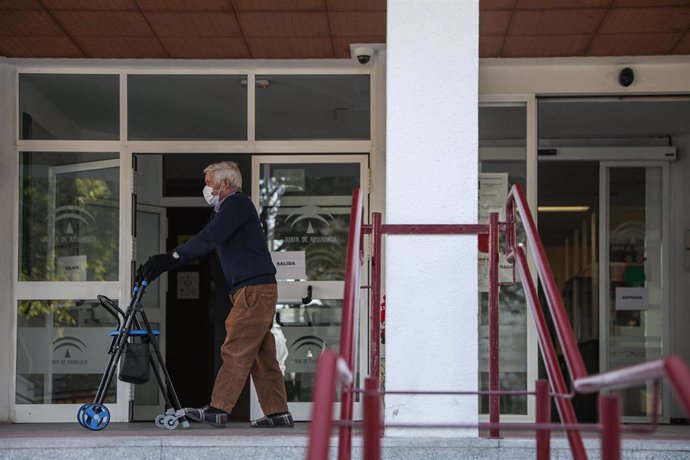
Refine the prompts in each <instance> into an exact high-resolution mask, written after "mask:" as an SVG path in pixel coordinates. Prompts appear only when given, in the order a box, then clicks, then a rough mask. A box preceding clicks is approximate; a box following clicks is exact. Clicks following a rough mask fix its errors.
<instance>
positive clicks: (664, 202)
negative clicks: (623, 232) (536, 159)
mask: <svg viewBox="0 0 690 460" xmlns="http://www.w3.org/2000/svg"><path fill="white" fill-rule="evenodd" d="M668 163H669V162H668V161H659V160H656V161H655V160H649V161H644V160H632V161H600V162H599V267H600V269H599V368H600V372H606V371H608V370H609V360H608V351H609V350H608V341H607V340H606V339H607V337H608V334H609V330H608V324H609V291H608V287H609V269H608V268H609V265H608V263H609V235H608V228H609V205H608V197H609V180H608V178H609V174H608V172H609V169H610V168H621V167H630V168H634V167H644V168H647V167H654V168H661V224H662V229H661V242H662V244H661V267H660V268H661V299H660V300H661V334H662V337H661V356H663V355H665V354H667V353H668V351H669V349H670V348H669V347H670V337H669V334H670V326H669V318H670V313H671V308H670V306H669V302H670V299H671V296H670V286H669V277H670V274H671V262H670V256H671V254H670V249H669V246H670V241H671V229H670V227H671V225H670V221H669V217H670V216H669V211H670V172H669V169H670V168H669V164H668ZM669 390H670V388H669V386H668V382H666V381H663V382H662V386H661V416H660V417H659V422H660V423H669V421H670V409H671V398H670V394H669ZM648 391H649V390H648ZM623 421H624V422H627V423H648V422H649V417H640V416H624V417H623Z"/></svg>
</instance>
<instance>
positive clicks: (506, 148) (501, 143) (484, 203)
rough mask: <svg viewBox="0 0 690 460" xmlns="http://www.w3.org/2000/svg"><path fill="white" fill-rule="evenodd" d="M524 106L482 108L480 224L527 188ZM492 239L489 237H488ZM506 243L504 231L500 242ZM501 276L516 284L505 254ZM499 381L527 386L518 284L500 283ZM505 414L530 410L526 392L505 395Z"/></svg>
mask: <svg viewBox="0 0 690 460" xmlns="http://www.w3.org/2000/svg"><path fill="white" fill-rule="evenodd" d="M526 128H527V116H526V110H525V106H524V105H522V104H521V105H516V106H486V107H484V106H482V107H480V108H479V146H480V153H479V223H483V224H486V223H488V216H489V213H490V212H498V213H499V220H501V221H503V220H504V219H505V217H504V214H505V203H506V198H507V194H508V190H509V188H510V187H511V186H512V185H513V184H516V183H519V184H521V185H522V186H523V187H524V188H525V189H526V182H527V181H526V177H527V176H526V174H527V167H526V147H525V133H526ZM517 229H518V234H517V238H518V242H524V240H525V238H524V232H523V231H522V226H521V225H520V224H518V225H517ZM486 241H488V240H486ZM499 244H500V245H501V247H503V236H501V240H500V241H499ZM486 251H488V247H485V245H484V244H483V243H482V240H481V239H480V252H479V385H480V389H482V390H488V389H489V293H488V291H489V284H488V268H489V264H488V252H486ZM499 264H500V266H501V267H503V268H502V269H501V270H500V271H499V273H500V279H499V281H500V282H502V283H512V282H513V281H514V278H513V271H512V269H511V266H510V264H509V263H508V262H507V260H505V259H501V260H499ZM499 347H500V350H499V368H500V375H499V382H500V388H499V389H500V390H526V389H527V316H526V303H525V296H524V292H523V290H522V286H521V285H520V284H510V285H509V284H506V285H504V286H501V287H500V295H499ZM479 411H480V413H488V412H489V398H488V397H487V396H482V397H481V398H480V403H479ZM500 411H501V413H502V414H527V398H526V397H525V396H501V398H500Z"/></svg>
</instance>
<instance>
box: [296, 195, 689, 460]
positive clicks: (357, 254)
mask: <svg viewBox="0 0 690 460" xmlns="http://www.w3.org/2000/svg"><path fill="white" fill-rule="evenodd" d="M362 210H363V205H362V198H361V195H360V192H359V190H358V189H357V190H355V192H354V194H353V197H352V209H351V218H350V234H349V236H348V250H347V261H346V264H347V265H346V279H345V292H344V301H343V319H342V326H341V338H340V354H336V353H334V352H332V351H330V350H326V351H324V353H322V355H321V358H320V360H319V366H318V369H317V381H316V384H315V389H314V398H313V400H314V405H313V412H312V423H311V428H310V444H309V450H308V457H307V458H308V459H309V460H322V459H325V458H328V440H329V435H330V432H331V428H332V409H333V402H334V398H335V385H336V380H337V381H339V382H340V383H341V384H342V393H341V401H342V405H341V415H340V424H339V426H340V428H339V430H340V431H339V434H340V436H339V449H338V458H339V460H346V459H349V458H350V454H351V443H352V426H353V423H352V402H353V394H354V393H361V391H360V390H356V389H355V388H354V387H353V383H354V378H353V375H355V373H354V366H355V359H356V356H357V353H356V349H357V344H356V338H357V336H358V335H357V332H358V330H357V326H358V312H359V289H360V272H361V264H362V260H361V257H362V237H363V235H364V234H369V233H371V234H372V236H373V238H372V240H373V241H372V245H373V249H372V283H371V286H370V287H371V289H372V293H371V300H372V305H371V308H372V310H371V314H372V328H373V329H372V331H371V339H372V341H374V340H375V341H376V342H375V343H372V344H371V360H370V362H369V372H370V378H369V379H367V381H366V390H365V392H364V393H363V401H364V406H365V428H366V430H365V431H367V433H365V443H364V447H365V457H366V458H367V459H376V458H378V456H379V454H380V451H379V450H378V449H379V448H380V446H379V442H378V439H379V436H380V433H381V430H382V428H383V424H382V420H381V419H380V411H379V409H380V407H379V406H378V404H379V403H380V400H379V398H380V396H381V395H383V394H384V392H382V391H380V390H379V389H378V382H379V378H378V371H379V365H380V363H379V362H378V360H379V353H380V352H379V348H378V341H379V332H380V331H379V323H378V321H375V320H374V318H376V319H378V318H379V314H380V304H379V303H380V296H381V291H380V289H381V284H380V276H381V266H382V263H381V259H380V258H381V251H380V248H381V239H382V235H383V234H488V235H489V239H490V241H489V249H490V250H489V252H490V255H489V258H490V264H489V265H490V298H491V301H490V303H491V304H492V306H493V307H494V309H495V310H496V311H495V312H492V313H496V312H497V310H498V308H497V303H498V300H497V286H498V285H499V280H498V276H497V273H496V272H497V270H496V268H497V267H496V266H497V258H498V257H497V256H498V251H499V248H498V244H497V242H498V241H497V240H498V230H500V231H505V232H506V235H505V237H506V238H505V241H506V245H505V247H506V252H507V254H508V257H509V260H510V261H511V262H513V263H514V264H515V266H516V268H517V270H518V272H519V274H520V279H521V281H522V284H523V287H524V292H525V298H526V300H527V304H528V307H529V308H530V311H531V313H532V317H533V318H534V321H535V323H536V329H537V335H538V340H539V346H540V349H541V352H542V356H543V357H544V362H545V364H546V369H547V373H548V375H549V379H550V385H551V389H552V391H553V396H554V397H555V398H556V406H557V408H558V411H559V413H560V415H561V424H560V425H554V424H550V423H548V419H549V410H548V391H547V390H546V389H545V386H544V384H543V383H538V384H537V393H538V398H537V414H538V416H537V423H536V424H519V425H516V424H501V423H496V420H498V416H497V415H498V414H497V412H498V411H497V410H492V411H491V412H492V414H491V415H492V417H491V422H490V423H489V424H480V426H483V427H485V428H488V429H489V430H490V432H491V434H492V435H496V434H497V433H498V430H499V428H503V429H520V430H522V429H537V430H538V434H537V439H538V442H537V456H538V458H540V459H541V458H548V455H549V446H548V430H551V429H554V428H555V427H556V426H560V427H561V428H562V429H564V430H566V432H567V436H568V440H569V442H570V447H571V451H572V453H573V457H574V458H575V459H576V460H581V459H586V458H587V455H586V452H585V450H584V445H583V444H582V438H581V434H580V431H592V430H594V431H600V432H601V434H602V458H604V459H613V458H618V457H619V455H620V431H621V430H620V427H619V425H617V424H619V423H620V421H619V420H620V419H619V417H620V410H619V407H620V406H619V397H617V396H616V397H608V396H605V395H600V404H601V413H600V417H601V419H600V423H599V424H598V425H581V424H578V423H577V419H576V417H575V412H574V410H573V407H572V402H571V400H570V398H569V393H570V392H569V391H568V388H567V385H566V382H565V378H564V376H563V373H562V371H561V369H560V366H559V363H558V358H557V354H556V349H555V347H554V343H553V341H552V338H551V335H550V333H549V329H548V326H547V323H546V319H545V316H544V312H543V311H542V308H541V304H540V302H539V298H538V296H537V289H536V285H535V282H534V280H533V279H532V276H531V273H530V270H529V267H528V263H527V257H526V255H525V249H524V247H523V246H522V245H517V244H516V225H517V221H516V214H517V213H519V214H520V216H521V218H522V224H523V226H524V229H525V232H526V237H527V242H528V244H529V246H528V248H529V249H530V250H531V252H532V255H533V258H534V261H535V265H536V268H537V273H538V276H539V280H540V281H541V282H542V284H543V285H544V290H545V294H546V299H547V304H548V307H549V310H550V312H551V316H552V317H553V320H554V327H555V330H556V338H557V340H558V342H559V344H560V346H561V348H562V349H563V353H564V355H565V358H566V365H567V366H568V370H569V371H570V375H571V378H572V382H573V389H574V391H576V392H579V393H588V392H596V391H600V390H602V389H606V388H623V387H629V386H632V385H639V384H641V383H643V382H647V381H650V380H653V381H654V382H656V383H657V384H658V381H659V379H661V378H662V377H666V378H668V379H669V381H670V382H671V385H672V387H673V388H674V390H675V391H676V393H678V395H679V397H680V400H681V402H682V403H683V404H684V406H685V409H686V410H687V412H688V414H690V386H689V385H688V382H690V368H689V367H688V366H687V365H686V364H685V362H684V361H683V360H682V359H680V358H678V357H676V356H670V357H667V358H665V359H662V360H658V361H654V362H650V363H644V364H639V365H636V366H631V367H629V368H625V369H618V370H615V371H611V372H607V373H604V374H601V375H593V376H587V373H586V370H585V367H584V363H583V361H582V356H581V355H580V352H579V349H578V348H577V342H576V341H575V336H574V334H573V331H572V328H571V326H570V322H569V320H568V317H567V315H566V313H565V309H564V306H563V301H562V299H561V297H560V294H559V292H558V287H557V285H556V282H555V280H554V278H553V273H552V270H551V266H550V264H549V262H548V259H547V258H546V253H545V251H544V247H543V244H542V242H541V239H540V237H539V234H538V233H537V231H536V225H535V224H534V219H533V218H532V215H531V212H530V209H529V206H528V204H527V200H526V199H525V195H524V191H523V190H522V187H521V186H520V185H515V186H513V188H512V189H511V191H510V194H509V196H508V200H507V205H506V211H507V212H506V222H504V223H498V221H497V218H496V215H493V216H491V219H490V224H489V225H474V224H473V225H383V224H381V221H380V214H378V213H375V215H374V217H373V224H372V225H367V226H365V225H363V224H362V219H363V217H362ZM497 229H498V230H497ZM492 319H493V321H491V323H493V325H494V326H493V327H491V328H490V331H491V332H490V334H491V335H492V336H497V335H498V330H497V329H498V328H497V323H498V322H497V321H495V318H492ZM490 342H491V343H492V346H491V347H490V348H491V349H492V350H491V351H492V352H491V353H490V355H492V356H491V358H490V360H491V361H492V363H491V366H490V368H491V372H490V373H491V374H493V376H494V378H493V379H491V385H490V386H491V388H490V391H488V392H486V391H484V392H457V394H461V393H462V394H465V393H467V394H470V393H471V394H489V396H490V398H492V397H493V398H495V399H494V400H493V401H491V403H490V406H492V409H497V406H498V405H497V404H496V403H497V401H498V395H499V394H505V395H508V394H512V393H516V392H510V391H497V390H496V388H494V387H495V386H497V385H496V383H497V382H496V376H497V375H498V353H497V350H495V349H497V348H498V346H497V345H498V342H497V337H493V340H492V339H491V338H490ZM494 360H495V362H494ZM657 388H658V387H657ZM390 393H396V392H390ZM400 393H403V392H400ZM407 393H410V394H413V393H414V394H416V393H420V394H421V393H424V392H407ZM432 393H433V392H432ZM436 393H439V392H436ZM530 394H531V393H530ZM602 398H603V399H602ZM367 414H370V415H367ZM369 417H370V418H372V419H373V420H368V418H369ZM389 426H394V425H389ZM404 426H409V427H412V426H413V425H404ZM414 426H416V425H414ZM421 426H422V425H420V427H421ZM424 426H427V425H424ZM445 426H447V427H449V426H450V425H445ZM456 426H457V427H469V426H470V425H464V424H459V425H456ZM427 427H430V426H427ZM368 431H373V432H372V433H369V432H368Z"/></svg>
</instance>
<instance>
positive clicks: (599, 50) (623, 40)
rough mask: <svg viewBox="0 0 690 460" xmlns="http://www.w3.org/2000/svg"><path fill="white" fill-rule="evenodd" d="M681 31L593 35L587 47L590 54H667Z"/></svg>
mask: <svg viewBox="0 0 690 460" xmlns="http://www.w3.org/2000/svg"><path fill="white" fill-rule="evenodd" d="M682 35H683V34H681V33H659V34H611V35H598V36H596V37H594V40H593V41H592V44H591V46H590V49H589V55H591V56H620V55H621V54H623V53H626V54H630V55H639V56H647V55H655V54H669V53H670V52H671V49H672V48H673V45H675V44H676V43H678V40H679V39H680V38H681V37H682Z"/></svg>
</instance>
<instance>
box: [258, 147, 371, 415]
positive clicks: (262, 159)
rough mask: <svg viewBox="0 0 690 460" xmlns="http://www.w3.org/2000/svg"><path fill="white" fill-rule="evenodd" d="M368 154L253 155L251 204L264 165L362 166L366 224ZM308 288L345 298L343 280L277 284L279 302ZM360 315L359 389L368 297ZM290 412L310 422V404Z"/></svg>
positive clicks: (364, 369) (357, 406) (364, 370)
mask: <svg viewBox="0 0 690 460" xmlns="http://www.w3.org/2000/svg"><path fill="white" fill-rule="evenodd" d="M369 162H370V156H369V153H368V152H367V153H364V152H359V153H353V154H339V153H335V154H333V153H323V154H319V155H253V156H252V193H251V196H252V201H253V203H254V206H255V207H256V209H257V211H258V210H259V180H260V174H261V170H260V165H261V164H266V163H268V164H281V163H282V164H293V163H312V164H313V163H325V164H328V163H359V165H360V173H359V174H360V189H361V190H362V192H363V193H364V196H365V197H366V199H365V200H364V216H365V217H364V219H365V222H364V223H367V222H368V220H369V217H368V216H369V171H370V169H369ZM364 251H365V255H364V260H369V257H368V252H369V248H368V246H366V245H365V248H364ZM363 270H364V272H363V274H362V277H361V278H362V280H366V279H368V267H367V266H365V267H363ZM308 285H311V286H313V287H319V288H320V290H321V292H323V293H324V294H325V295H329V296H332V297H328V298H333V299H340V298H342V297H343V289H344V286H345V282H344V281H321V282H319V281H291V282H288V283H286V282H283V283H281V282H280V281H279V282H278V299H279V301H283V302H290V301H301V299H302V297H303V296H304V294H305V293H306V288H307V286H308ZM359 308H360V315H359V331H360V333H359V344H358V349H359V356H358V357H356V358H355V359H356V362H358V369H357V373H356V374H357V375H358V376H359V381H358V382H355V386H356V387H363V382H364V377H365V376H366V375H368V364H369V363H368V360H367V359H366V357H367V356H368V350H369V327H368V326H369V314H368V296H366V295H362V296H361V300H360V305H359ZM250 387H251V389H250V417H251V418H252V419H255V418H258V417H261V416H262V414H263V413H262V411H261V407H260V405H259V400H258V398H257V395H256V389H255V387H254V383H253V382H252V383H251V385H250ZM288 406H289V407H290V411H291V413H292V416H293V418H294V419H295V420H296V421H307V420H310V419H311V406H312V403H311V402H296V403H295V402H292V403H291V402H288ZM339 413H340V403H339V402H338V403H335V409H334V411H333V414H334V417H338V414H339ZM353 418H354V420H361V418H362V406H361V402H360V401H355V402H354V405H353Z"/></svg>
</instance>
